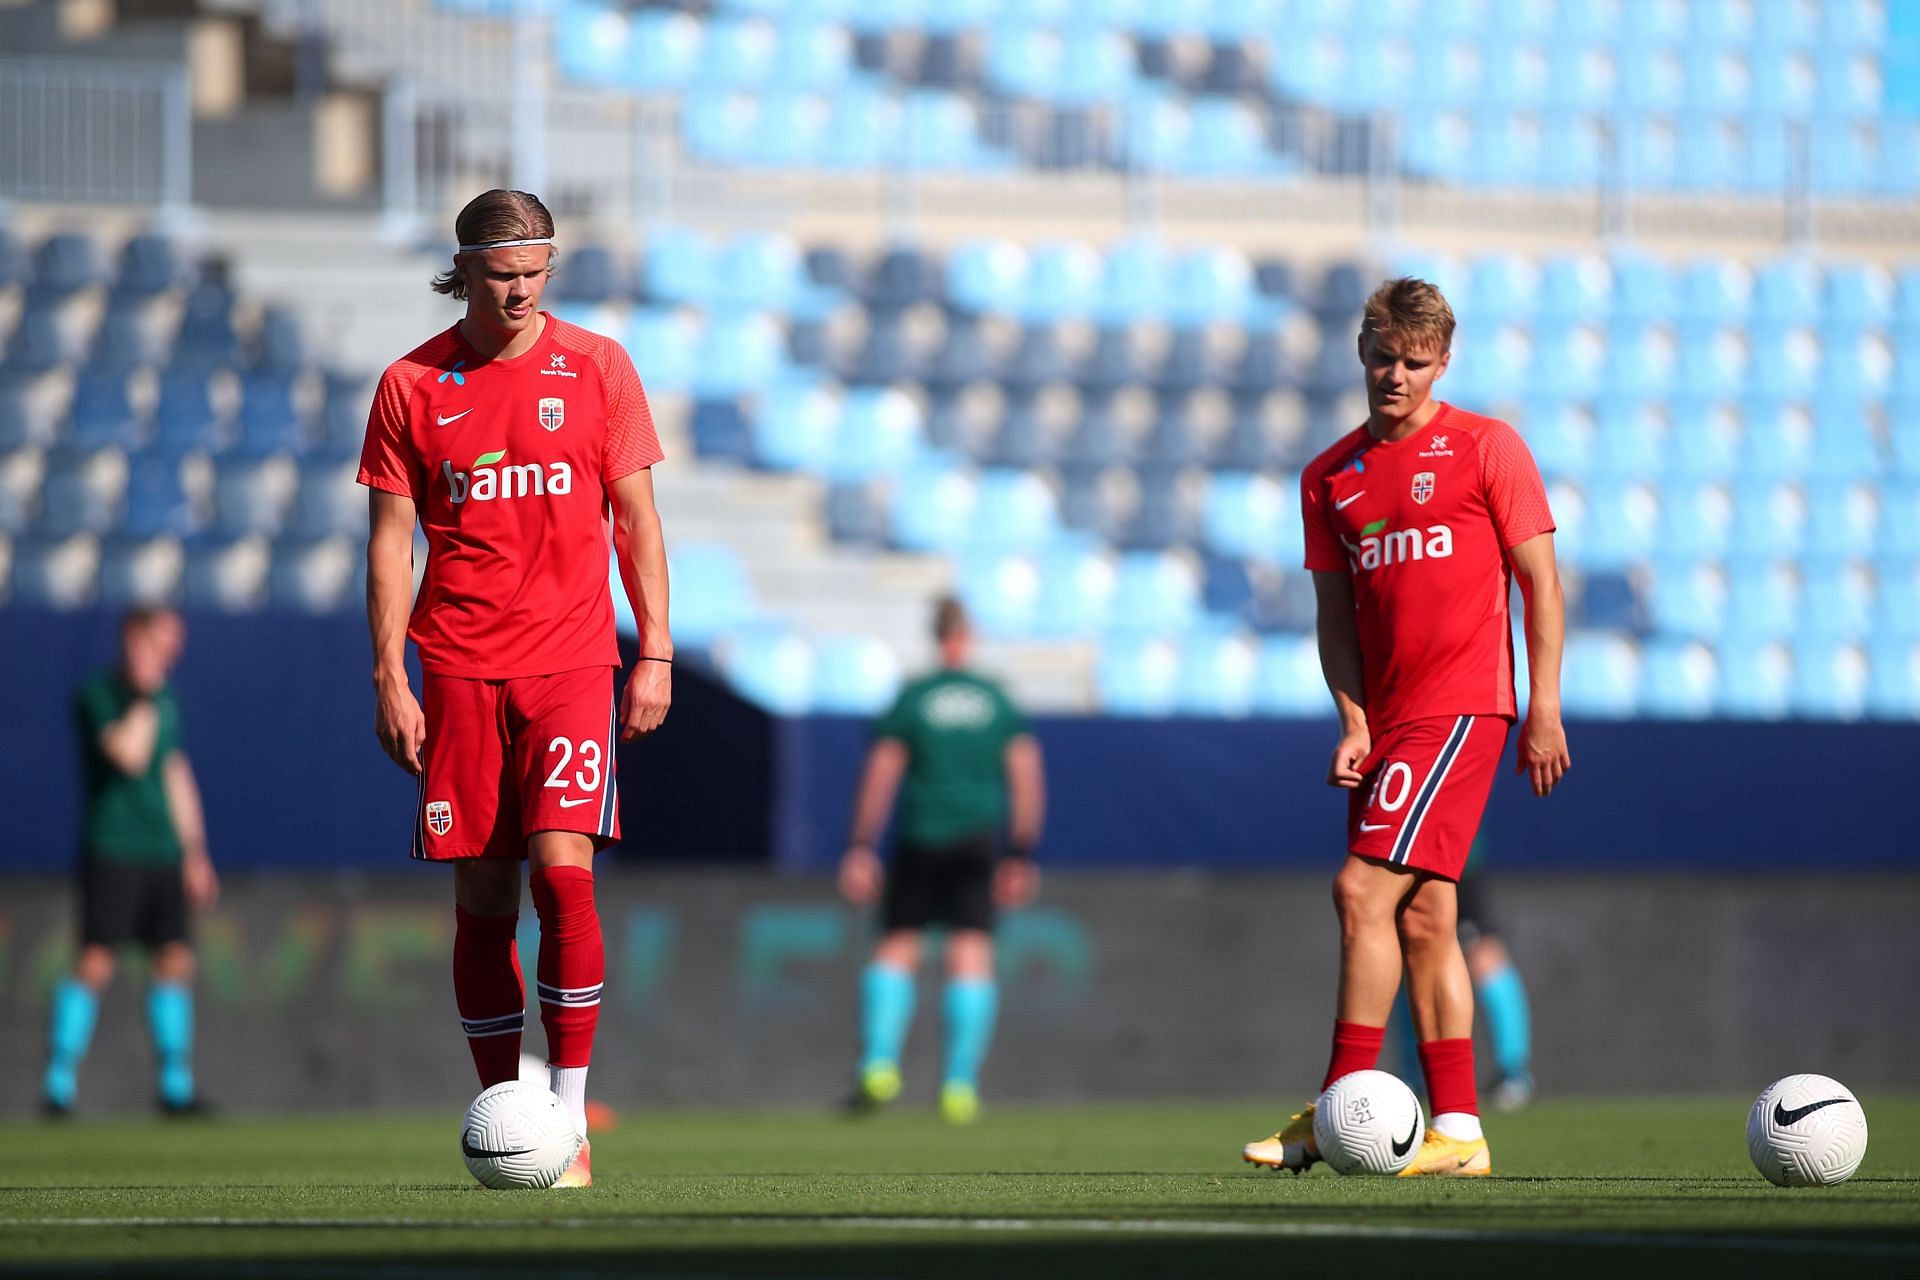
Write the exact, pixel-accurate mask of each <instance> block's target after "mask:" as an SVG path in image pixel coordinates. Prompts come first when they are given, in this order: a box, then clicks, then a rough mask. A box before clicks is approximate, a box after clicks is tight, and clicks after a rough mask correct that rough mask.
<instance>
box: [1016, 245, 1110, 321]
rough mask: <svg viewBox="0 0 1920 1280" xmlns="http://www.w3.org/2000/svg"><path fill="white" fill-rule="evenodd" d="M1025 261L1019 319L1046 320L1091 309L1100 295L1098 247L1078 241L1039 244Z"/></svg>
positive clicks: (1055, 319) (1083, 312) (1083, 314)
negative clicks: (1024, 283)
mask: <svg viewBox="0 0 1920 1280" xmlns="http://www.w3.org/2000/svg"><path fill="white" fill-rule="evenodd" d="M1029 264H1030V265H1029V270H1028V273H1027V277H1026V293H1025V296H1024V297H1023V298H1022V300H1021V302H1020V315H1021V318H1022V319H1024V320H1026V321H1028V322H1030V323H1032V322H1041V323H1046V322H1051V321H1057V320H1063V319H1066V318H1068V317H1074V316H1085V315H1089V314H1091V313H1092V312H1093V310H1094V307H1095V304H1096V302H1097V300H1098V298H1099V296H1100V268H1101V260H1100V253H1099V250H1097V249H1094V248H1093V247H1092V246H1090V245H1086V244H1082V243H1080V242H1078V241H1073V242H1069V243H1066V244H1048V245H1039V246H1036V247H1035V249H1034V250H1033V253H1032V255H1031V257H1030V259H1029Z"/></svg>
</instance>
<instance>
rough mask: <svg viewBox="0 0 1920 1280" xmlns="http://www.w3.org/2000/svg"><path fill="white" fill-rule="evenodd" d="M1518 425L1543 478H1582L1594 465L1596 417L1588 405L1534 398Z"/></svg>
mask: <svg viewBox="0 0 1920 1280" xmlns="http://www.w3.org/2000/svg"><path fill="white" fill-rule="evenodd" d="M1519 418H1520V421H1519V423H1518V424H1516V425H1517V426H1518V427H1519V428H1520V434H1521V435H1522V436H1523V437H1524V438H1525V439H1526V442H1527V448H1528V449H1529V450H1531V451H1532V453H1533V460H1534V462H1535V464H1536V465H1538V466H1539V468H1540V471H1541V473H1542V474H1543V475H1547V476H1571V477H1576V478H1577V477H1581V476H1585V475H1586V474H1587V470H1588V467H1589V466H1590V465H1591V459H1592V457H1593V445H1594V423H1593V415H1592V413H1591V412H1589V411H1588V409H1587V408H1586V406H1585V405H1584V404H1581V403H1578V402H1576V401H1571V400H1563V399H1561V398H1559V397H1558V396H1537V397H1531V398H1529V399H1528V400H1527V401H1526V402H1525V405H1524V407H1523V408H1522V410H1521V412H1520V414H1519Z"/></svg>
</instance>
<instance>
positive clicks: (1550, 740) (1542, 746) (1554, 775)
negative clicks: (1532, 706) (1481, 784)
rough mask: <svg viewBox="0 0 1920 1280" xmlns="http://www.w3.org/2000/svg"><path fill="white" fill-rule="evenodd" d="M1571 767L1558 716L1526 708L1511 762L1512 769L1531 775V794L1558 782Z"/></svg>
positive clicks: (1550, 788) (1542, 792)
mask: <svg viewBox="0 0 1920 1280" xmlns="http://www.w3.org/2000/svg"><path fill="white" fill-rule="evenodd" d="M1571 768H1573V757H1572V756H1570V755H1568V754H1567V730H1566V728H1565V726H1563V725H1562V724H1561V723H1560V717H1559V715H1558V714H1557V713H1554V712H1543V711H1537V710H1530V711H1528V712H1527V722H1526V724H1524V725H1522V726H1521V729H1520V758H1519V759H1518V760H1516V761H1515V762H1514V765H1513V771H1514V772H1515V773H1525V774H1530V775H1532V781H1533V794H1535V795H1536V796H1544V795H1547V794H1549V793H1551V792H1552V791H1553V789H1554V787H1556V786H1558V785H1559V783H1560V779H1561V778H1563V777H1565V776H1566V772H1567V770H1569V769H1571Z"/></svg>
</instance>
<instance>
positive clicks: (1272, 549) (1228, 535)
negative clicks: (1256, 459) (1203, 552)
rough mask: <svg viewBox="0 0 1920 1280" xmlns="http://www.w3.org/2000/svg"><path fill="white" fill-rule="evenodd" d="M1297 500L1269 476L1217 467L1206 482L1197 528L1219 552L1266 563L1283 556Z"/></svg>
mask: <svg viewBox="0 0 1920 1280" xmlns="http://www.w3.org/2000/svg"><path fill="white" fill-rule="evenodd" d="M1297 506H1298V500H1297V499H1296V498H1295V497H1294V496H1293V494H1292V493H1289V492H1288V491H1287V490H1286V489H1284V488H1282V486H1281V485H1280V484H1279V483H1278V482H1277V481H1275V480H1274V479H1273V478H1272V477H1271V476H1266V475H1260V474H1257V473H1254V472H1245V471H1240V472H1217V473H1215V474H1214V475H1213V476H1212V477H1211V478H1210V479H1209V480H1208V482H1207V496H1206V506H1205V508H1204V512H1203V515H1202V528H1203V530H1204V534H1205V537H1206V542H1207V545H1208V546H1209V547H1211V548H1213V549H1214V550H1215V551H1218V552H1220V553H1221V554H1223V555H1229V556H1237V557H1239V558H1240V559H1243V560H1258V561H1262V562H1265V563H1270V564H1272V563H1288V562H1287V561H1283V560H1282V548H1283V546H1284V545H1285V544H1286V543H1287V541H1288V540H1289V539H1288V535H1289V533H1290V531H1291V529H1292V528H1297V527H1298V526H1299V524H1300V517H1299V513H1298V511H1297V510H1296V508H1297Z"/></svg>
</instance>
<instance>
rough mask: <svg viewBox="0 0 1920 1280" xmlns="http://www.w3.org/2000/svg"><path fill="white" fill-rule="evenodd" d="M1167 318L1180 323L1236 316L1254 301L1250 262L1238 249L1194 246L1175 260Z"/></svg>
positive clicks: (1209, 321) (1205, 321)
mask: <svg viewBox="0 0 1920 1280" xmlns="http://www.w3.org/2000/svg"><path fill="white" fill-rule="evenodd" d="M1168 292H1169V296H1168V299H1167V302H1168V318H1169V319H1171V320H1172V321H1173V323H1175V324H1177V325H1182V326H1198V325H1205V324H1211V323H1213V322H1214V321H1218V320H1239V319H1240V318H1241V317H1242V316H1244V315H1245V314H1246V312H1247V308H1248V307H1249V305H1250V304H1251V303H1252V301H1253V264H1252V263H1250V262H1248V261H1247V257H1246V255H1245V254H1243V253H1241V252H1240V251H1238V250H1237V249H1228V248H1224V247H1215V248H1211V249H1194V250H1190V251H1188V252H1186V253H1183V254H1181V255H1180V256H1179V257H1178V258H1176V259H1175V260H1174V263H1173V270H1172V273H1171V276H1170V278H1169V280H1168Z"/></svg>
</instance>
